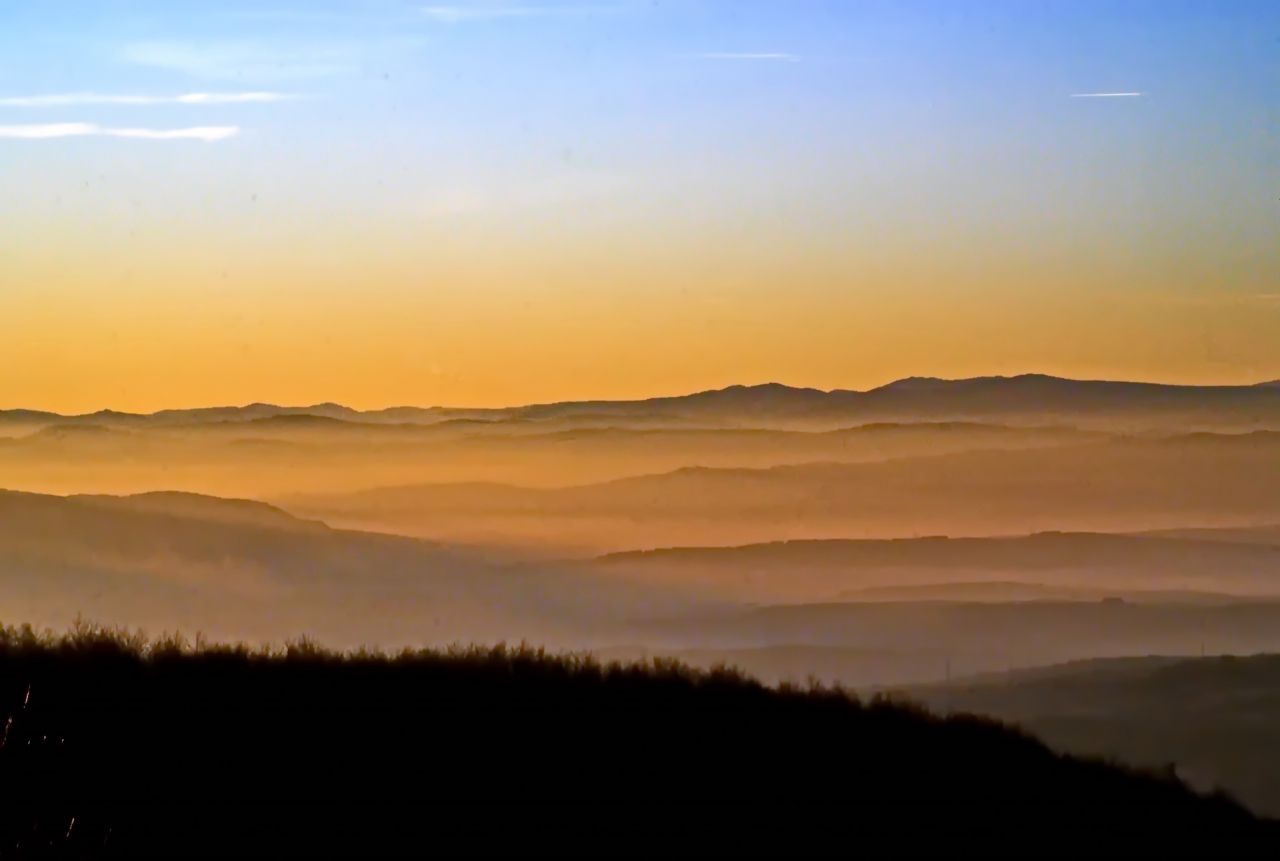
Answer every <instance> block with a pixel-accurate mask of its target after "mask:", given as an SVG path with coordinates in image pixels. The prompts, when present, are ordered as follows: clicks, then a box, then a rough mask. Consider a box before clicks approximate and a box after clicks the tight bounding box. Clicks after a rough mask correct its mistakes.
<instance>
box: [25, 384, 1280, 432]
mask: <svg viewBox="0 0 1280 861" xmlns="http://www.w3.org/2000/svg"><path fill="white" fill-rule="evenodd" d="M922 397H923V398H932V399H941V400H942V402H943V403H941V404H937V403H935V404H933V405H932V406H933V407H934V408H935V409H936V408H937V407H939V406H944V407H951V408H955V407H956V406H961V404H957V403H955V401H956V400H957V399H959V400H960V401H968V402H969V404H968V407H969V408H974V407H983V408H985V409H987V410H990V409H992V408H1002V409H1043V408H1045V407H1046V406H1050V405H1051V404H1047V403H1045V402H1044V400H1043V399H1045V398H1052V399H1057V400H1060V401H1064V402H1066V403H1065V405H1066V406H1071V407H1074V408H1077V409H1079V408H1092V409H1098V408H1102V407H1107V406H1109V407H1112V408H1116V407H1119V408H1124V407H1134V406H1170V405H1173V404H1179V403H1184V402H1187V401H1192V402H1195V401H1201V402H1209V403H1211V404H1214V405H1219V404H1222V403H1223V402H1224V401H1231V400H1233V399H1236V400H1242V401H1244V402H1247V403H1250V404H1265V405H1268V406H1271V405H1275V406H1276V407H1277V409H1280V380H1273V381H1265V382H1260V383H1256V384H1244V385H1216V386H1204V385H1183V384H1173V383H1151V382H1134V381H1125V380H1081V379H1071V378H1066V377H1056V376H1050V375H1047V374H1019V375H1014V376H982V377H968V378H961V379H942V378H938V377H906V378H903V379H900V380H894V381H892V382H890V383H887V384H885V385H882V386H877V387H874V388H871V389H866V390H853V389H839V388H837V389H831V390H826V391H824V390H822V389H817V388H811V387H799V386H788V385H785V384H782V383H777V382H769V383H762V384H758V385H742V384H737V385H731V386H726V387H724V388H720V389H707V390H703V391H698V392H691V393H687V394H682V395H667V396H659V397H653V398H640V399H630V400H620V399H587V400H569V401H557V402H548V403H532V404H524V405H516V406H508V407H476V408H470V407H447V406H429V407H414V406H396V407H388V408H384V409H374V410H357V409H354V408H351V407H347V406H343V405H341V404H335V403H328V402H326V403H321V404H313V405H310V406H281V405H277V404H266V403H252V404H246V405H243V406H214V407H200V408H193V409H166V410H158V411H156V412H153V413H130V412H120V411H116V410H111V409H104V410H98V411H96V412H92V413H83V414H75V415H63V414H60V413H54V412H48V411H39V410H28V409H10V410H0V422H8V423H21V422H27V423H40V422H53V423H63V422H72V421H75V422H86V421H88V422H106V423H117V424H189V423H206V422H214V421H252V420H255V419H269V418H275V417H279V416H314V417H323V418H330V419H337V420H342V421H375V422H388V423H393V422H405V421H415V420H416V421H422V420H424V419H431V420H433V421H440V420H446V419H458V418H466V417H471V418H483V417H500V416H509V417H513V418H517V417H518V418H554V417H556V416H557V415H568V414H577V413H580V412H582V411H584V410H590V411H595V412H600V413H603V414H605V415H608V414H615V415H616V414H620V413H621V414H625V413H627V412H631V411H636V410H640V411H642V412H649V411H652V410H653V409H654V408H658V407H667V408H670V407H676V408H683V409H684V410H686V411H693V412H701V411H706V410H714V409H725V408H728V409H736V410H738V411H741V412H744V413H748V414H749V413H752V412H778V411H782V412H803V411H814V410H816V411H819V412H825V411H837V412H838V411H841V410H849V409H857V408H863V409H864V410H865V409H871V410H875V409H877V408H878V409H881V410H884V409H886V408H889V409H892V408H903V407H908V406H915V407H916V408H919V407H921V406H929V405H928V404H914V405H912V404H910V403H903V401H904V400H905V401H908V402H909V401H912V400H916V399H919V398H922ZM975 399H976V400H975ZM1133 399H1136V400H1137V401H1139V402H1140V403H1133V402H1132V401H1133Z"/></svg>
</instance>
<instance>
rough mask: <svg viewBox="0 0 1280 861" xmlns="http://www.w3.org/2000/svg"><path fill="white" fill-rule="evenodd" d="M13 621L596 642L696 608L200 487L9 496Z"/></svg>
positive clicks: (0, 585)
mask: <svg viewBox="0 0 1280 861" xmlns="http://www.w3.org/2000/svg"><path fill="white" fill-rule="evenodd" d="M0 602H2V603H3V607H4V608H5V609H4V615H5V617H6V618H10V619H17V618H20V619H24V620H29V621H31V622H35V623H38V624H41V625H49V626H52V627H65V626H66V625H68V624H69V623H70V622H71V621H72V620H73V619H74V618H75V616H76V615H77V614H83V615H84V616H85V617H87V618H91V619H94V620H96V621H101V622H109V623H120V624H129V625H133V626H144V627H146V628H148V629H149V630H151V631H153V632H155V631H159V630H173V629H175V628H178V627H181V628H182V629H183V630H185V631H186V632H188V634H192V633H194V632H195V631H198V630H202V631H204V632H205V633H206V634H209V635H214V636H227V637H245V638H249V639H252V640H261V639H277V640H278V639H281V638H284V637H291V636H296V635H298V634H300V633H304V632H309V633H312V634H316V635H322V636H325V637H327V638H328V639H330V640H331V641H333V642H338V643H343V644H356V643H361V642H367V643H379V644H384V645H394V644H398V643H419V644H420V643H448V642H452V641H453V640H455V639H463V640H467V641H472V640H476V641H489V642H496V641H499V640H517V641H518V640H519V639H521V638H523V637H529V638H534V639H537V640H538V641H540V642H549V643H557V642H581V641H582V638H583V637H586V636H590V635H591V633H592V632H593V630H594V629H595V628H596V627H598V626H605V627H606V628H607V626H609V625H617V624H620V622H621V621H622V620H625V619H627V618H629V616H630V615H632V614H636V613H641V614H647V615H653V614H654V613H659V612H661V611H664V610H669V609H670V608H672V607H677V608H682V607H686V606H688V604H687V602H683V601H681V600H680V599H678V597H673V596H671V595H669V594H668V593H667V592H665V591H663V590H657V589H650V588H646V587H642V586H636V585H630V584H626V583H620V582H616V581H609V580H599V579H597V578H588V577H584V576H583V575H581V574H574V573H572V572H567V571H564V570H561V569H559V568H555V567H547V566H536V565H513V564H509V563H504V562H502V561H501V560H500V559H497V558H495V557H494V556H493V555H491V554H487V553H485V552H484V551H483V550H464V549H459V548H449V547H443V546H439V545H431V544H427V543H425V542H421V541H416V540H413V539H407V538H397V537H393V536H385V535H367V534H360V533H349V532H339V531H335V530H330V529H328V528H326V527H324V526H323V525H321V524H315V523H309V522H306V521H301V520H297V519H295V518H292V517H290V516H289V515H287V514H285V513H284V512H281V511H279V510H277V509H273V508H271V507H269V506H266V505H263V504H261V503H255V502H246V501H241V500H218V499H211V498H201V497H192V496H190V495H186V494H149V495H146V496H143V497H132V498H123V499H111V498H102V497H78V498H65V497H54V496H41V495H37V494H26V493H12V492H0Z"/></svg>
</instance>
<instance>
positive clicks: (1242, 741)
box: [909, 655, 1280, 816]
mask: <svg viewBox="0 0 1280 861" xmlns="http://www.w3.org/2000/svg"><path fill="white" fill-rule="evenodd" d="M909 693H910V695H911V696H913V697H916V698H918V699H921V700H922V701H923V702H925V703H927V704H929V705H930V706H931V707H933V708H935V709H938V710H944V711H945V710H950V711H967V712H973V713H976V714H985V715H992V716H994V717H997V718H999V719H1000V720H1006V721H1012V722H1016V723H1018V724H1020V725H1021V726H1023V727H1025V728H1026V729H1028V730H1029V731H1031V732H1034V733H1035V734H1036V735H1038V736H1040V737H1041V738H1043V739H1045V740H1046V741H1048V742H1049V744H1051V745H1052V746H1054V747H1055V748H1057V749H1059V750H1064V751H1070V752H1072V753H1076V754H1080V755H1086V756H1107V757H1115V758H1118V759H1121V760H1124V761H1126V762H1133V763H1139V764H1142V765H1145V766H1148V767H1159V766H1163V765H1166V764H1168V763H1175V764H1176V766H1177V773H1178V774H1179V776H1181V777H1182V778H1183V779H1185V780H1188V781H1190V782H1191V783H1192V784H1193V785H1195V786H1197V787H1199V788H1201V789H1202V790H1203V789H1209V788H1212V787H1214V786H1221V787H1223V788H1225V789H1227V790H1228V791H1229V792H1231V793H1232V794H1233V795H1235V796H1236V797H1237V798H1239V799H1241V800H1242V801H1244V802H1245V803H1246V804H1248V805H1249V806H1250V807H1252V808H1253V809H1254V810H1255V811H1257V812H1259V813H1261V814H1264V815H1268V816H1280V656H1276V655H1256V656H1252V657H1237V658H1233V657H1221V658H1217V657H1215V658H1204V659H1174V658H1167V657H1160V658H1145V659H1143V658H1131V659H1119V660H1112V661H1081V662H1075V663H1070V664H1065V665H1062V666H1056V667H1048V668H1044V669H1040V670H1036V671H1030V672H1014V673H1009V674H1007V675H1003V674H1002V675H1000V676H992V677H986V678H978V679H968V680H962V681H958V682H955V683H953V684H951V685H945V686H943V685H940V686H934V687H927V688H915V689H912V690H911V691H910V692H909Z"/></svg>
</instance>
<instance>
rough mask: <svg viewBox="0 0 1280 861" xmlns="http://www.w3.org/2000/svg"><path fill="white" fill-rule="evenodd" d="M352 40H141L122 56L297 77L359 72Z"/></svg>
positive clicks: (194, 71) (217, 71) (186, 69)
mask: <svg viewBox="0 0 1280 861" xmlns="http://www.w3.org/2000/svg"><path fill="white" fill-rule="evenodd" d="M359 56H360V51H359V50H358V49H357V48H356V47H355V46H353V45H347V44H337V43H324V44H303V45H298V44H293V45H275V44H265V43H260V42H245V41H240V42H213V43H196V42H138V43H135V44H132V45H127V46H125V47H124V48H123V49H122V50H121V51H120V53H119V55H118V57H119V59H120V60H121V61H123V62H125V63H129V64H131V65H135V66H148V67H151V68H156V69H165V70H168V71H172V72H182V73H183V74H188V75H192V76H193V77H198V78H205V79H209V80H255V79H257V80H297V79H302V78H321V77H328V76H332V75H341V74H349V73H352V72H358V71H359V69H360V65H359Z"/></svg>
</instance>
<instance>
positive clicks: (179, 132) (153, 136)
mask: <svg viewBox="0 0 1280 861" xmlns="http://www.w3.org/2000/svg"><path fill="white" fill-rule="evenodd" d="M238 134H240V129H239V127H237V126H195V127H193V128H186V129H114V128H103V127H102V126H99V125H95V124H94V123H51V124H48V125H36V126H0V138H24V139H27V140H46V139H50V138H73V137H115V138H144V139H146V140H200V141H220V140H226V139H227V138H231V137H235V136H236V135H238Z"/></svg>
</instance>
